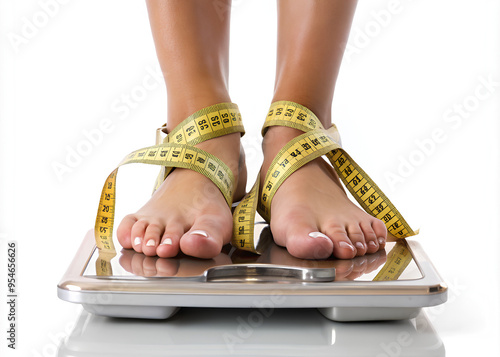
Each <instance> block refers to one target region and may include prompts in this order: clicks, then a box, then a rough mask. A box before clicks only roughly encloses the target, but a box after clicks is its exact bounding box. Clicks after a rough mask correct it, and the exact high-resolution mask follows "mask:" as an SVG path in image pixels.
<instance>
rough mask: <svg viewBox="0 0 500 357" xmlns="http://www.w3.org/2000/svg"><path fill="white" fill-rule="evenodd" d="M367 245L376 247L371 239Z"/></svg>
mask: <svg viewBox="0 0 500 357" xmlns="http://www.w3.org/2000/svg"><path fill="white" fill-rule="evenodd" d="M368 245H369V246H371V247H373V248H377V243H375V242H374V241H372V240H371V241H370V242H368Z"/></svg>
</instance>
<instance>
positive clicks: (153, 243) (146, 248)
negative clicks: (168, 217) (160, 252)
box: [142, 223, 165, 257]
mask: <svg viewBox="0 0 500 357" xmlns="http://www.w3.org/2000/svg"><path fill="white" fill-rule="evenodd" d="M164 231H165V226H164V225H163V224H161V223H149V224H148V227H147V228H146V232H145V233H144V239H143V240H142V252H143V253H144V254H146V255H148V256H150V257H152V256H155V255H156V247H158V244H160V238H161V237H162V236H163V232H164Z"/></svg>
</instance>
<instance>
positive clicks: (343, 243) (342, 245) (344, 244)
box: [339, 241, 354, 251]
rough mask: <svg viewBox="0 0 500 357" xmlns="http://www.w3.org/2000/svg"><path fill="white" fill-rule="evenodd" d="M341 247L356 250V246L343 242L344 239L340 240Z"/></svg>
mask: <svg viewBox="0 0 500 357" xmlns="http://www.w3.org/2000/svg"><path fill="white" fill-rule="evenodd" d="M339 247H340V248H348V249H350V250H352V251H354V247H353V246H352V245H350V244H349V243H347V242H343V241H342V242H339Z"/></svg>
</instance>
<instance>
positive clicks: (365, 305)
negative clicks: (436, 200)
mask: <svg viewBox="0 0 500 357" xmlns="http://www.w3.org/2000/svg"><path fill="white" fill-rule="evenodd" d="M256 231H258V232H259V234H260V240H259V242H263V243H262V244H264V243H265V244H266V247H265V249H264V253H263V254H262V255H260V256H258V255H255V254H251V253H247V252H244V251H241V250H238V249H235V248H233V247H230V246H226V247H224V249H223V251H222V252H221V254H219V255H218V256H217V257H215V258H214V259H209V260H206V259H196V258H191V257H187V256H178V257H175V258H157V257H146V256H145V255H143V254H141V253H136V252H135V251H133V250H126V249H123V250H121V251H119V252H118V253H117V255H116V256H115V257H114V258H113V259H112V260H111V264H110V269H108V271H107V273H106V274H104V275H103V274H102V272H100V273H98V270H97V269H96V265H98V264H99V251H98V250H97V249H96V247H95V239H94V235H93V231H90V232H89V233H88V234H87V235H86V236H85V238H84V240H83V242H82V245H81V246H80V248H79V250H78V252H77V254H76V256H75V258H74V260H73V262H72V263H71V265H70V267H69V268H68V270H67V272H66V274H65V275H64V277H63V278H62V280H61V282H60V283H59V285H58V296H59V297H60V298H61V299H63V300H66V301H69V302H73V303H79V304H82V306H83V307H84V308H85V309H86V310H87V311H89V312H91V313H94V314H97V315H104V316H112V317H126V318H148V319H165V318H169V317H171V316H173V315H174V314H175V313H176V312H177V311H178V310H179V308H182V307H209V308H268V309H271V308H272V309H277V308H280V309H283V308H318V309H319V311H320V312H321V313H322V314H323V315H324V316H325V317H327V318H328V319H331V320H335V321H367V320H400V319H409V318H413V317H415V316H417V315H418V313H419V312H420V310H421V308H422V307H427V306H435V305H439V304H442V303H444V302H445V301H446V299H447V287H446V285H445V283H444V282H443V280H442V278H441V277H440V276H439V274H438V273H437V271H436V270H435V268H434V266H433V265H432V263H431V262H430V261H429V259H428V257H427V256H426V255H425V253H424V252H423V250H422V248H421V247H420V245H419V244H418V242H416V241H412V240H400V241H398V242H388V243H387V244H386V247H385V250H381V251H379V252H377V253H375V254H368V255H366V256H363V257H356V258H354V259H351V260H339V259H334V258H332V259H327V260H303V259H298V258H294V257H293V256H291V255H290V254H289V253H288V252H287V251H286V249H285V248H282V247H279V246H277V245H275V244H274V243H273V242H272V237H271V236H270V232H269V228H268V226H267V225H265V224H259V223H257V224H256ZM259 244H260V243H259ZM403 247H404V249H407V251H409V252H410V253H411V256H410V255H409V256H408V257H409V259H408V261H407V262H406V264H405V266H404V268H403V270H402V271H401V272H399V274H398V276H397V278H395V279H394V280H384V281H379V280H376V277H377V274H378V273H379V272H380V271H381V270H382V269H384V268H385V269H387V265H388V264H390V263H391V262H390V261H388V258H389V260H390V259H392V258H391V257H392V256H393V255H394V254H392V255H391V252H392V251H393V250H395V249H396V248H398V249H399V248H403ZM392 263H394V262H392ZM374 279H375V280H374Z"/></svg>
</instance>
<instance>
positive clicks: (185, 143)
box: [94, 103, 245, 275]
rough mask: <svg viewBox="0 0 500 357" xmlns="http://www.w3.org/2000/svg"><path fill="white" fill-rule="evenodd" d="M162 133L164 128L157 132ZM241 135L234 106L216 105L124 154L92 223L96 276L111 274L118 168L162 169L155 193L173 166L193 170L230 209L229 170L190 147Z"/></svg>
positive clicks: (231, 184)
mask: <svg viewBox="0 0 500 357" xmlns="http://www.w3.org/2000/svg"><path fill="white" fill-rule="evenodd" d="M160 132H166V129H165V126H163V127H162V128H160V129H158V133H157V134H160ZM236 132H239V133H241V134H242V135H243V134H244V133H245V132H244V129H243V123H242V121H241V114H240V112H239V110H238V106H237V105H236V104H233V103H220V104H216V105H212V106H210V107H207V108H204V109H202V110H200V111H198V112H196V113H194V114H192V115H190V116H189V117H188V118H186V119H185V120H184V121H182V122H181V123H180V124H179V125H177V126H176V127H175V129H174V130H173V131H172V132H171V133H168V135H167V136H166V137H165V139H163V143H160V140H159V138H160V136H159V135H157V145H154V146H150V147H146V148H143V149H139V150H136V151H133V152H132V153H130V154H129V155H127V156H126V157H125V158H124V159H123V160H122V162H121V163H120V164H119V165H118V166H117V168H116V169H115V170H113V172H111V174H110V175H109V176H108V178H107V179H106V182H105V183H104V187H103V189H102V192H101V198H100V200H99V208H98V210H97V217H96V221H95V227H94V234H95V240H96V246H97V248H98V249H99V259H98V260H97V263H96V264H97V266H96V271H97V272H98V275H111V274H112V271H111V265H110V264H109V261H110V260H111V259H112V258H113V257H114V256H115V255H116V250H115V247H114V244H113V224H114V215H115V201H116V188H115V187H116V176H117V174H118V168H119V167H120V166H122V165H126V164H131V163H141V164H150V165H159V166H162V170H161V172H160V175H159V176H158V179H157V181H156V184H155V190H156V189H157V188H158V187H159V185H160V184H161V183H162V182H163V180H164V179H165V177H166V176H167V175H168V174H169V173H170V172H171V171H172V170H173V168H175V167H179V168H186V169H190V170H193V171H196V172H198V173H200V174H202V175H204V176H206V177H207V178H209V179H210V180H211V181H212V182H213V183H214V184H215V185H216V186H217V187H218V188H219V190H220V191H221V193H222V195H223V196H224V198H225V200H226V202H227V204H228V205H229V207H231V204H232V200H233V190H234V187H235V178H234V175H233V173H232V171H231V169H229V167H228V166H227V165H226V164H225V163H224V162H222V161H221V160H220V159H219V158H217V157H216V156H214V155H212V154H210V153H208V152H206V151H204V150H201V149H198V148H196V147H194V145H196V144H199V143H201V142H203V141H206V140H209V139H213V138H216V137H219V136H222V135H227V134H231V133H236Z"/></svg>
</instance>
